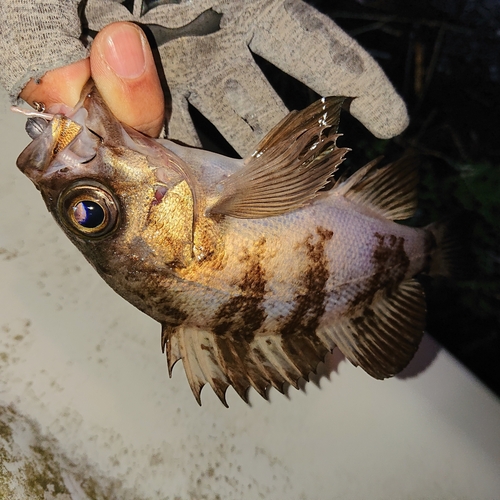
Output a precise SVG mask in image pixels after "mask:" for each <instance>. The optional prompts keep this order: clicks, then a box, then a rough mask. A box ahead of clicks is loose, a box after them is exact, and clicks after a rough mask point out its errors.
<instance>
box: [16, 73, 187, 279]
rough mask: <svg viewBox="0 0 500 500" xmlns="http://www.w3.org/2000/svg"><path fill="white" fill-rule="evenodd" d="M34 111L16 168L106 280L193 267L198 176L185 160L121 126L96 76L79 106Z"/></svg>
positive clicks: (87, 86)
mask: <svg viewBox="0 0 500 500" xmlns="http://www.w3.org/2000/svg"><path fill="white" fill-rule="evenodd" d="M59 109H63V108H61V107H59ZM49 111H50V110H49ZM33 115H36V116H32V117H30V118H29V119H28V123H27V126H26V129H27V132H28V133H29V134H30V136H31V137H32V139H33V141H32V142H31V143H30V144H29V145H28V146H27V147H26V149H25V150H24V151H23V152H22V153H21V155H20V156H19V158H18V160H17V166H18V168H19V169H20V170H21V171H22V172H23V173H24V174H25V175H26V176H27V177H28V178H29V179H31V181H32V182H33V183H34V184H35V186H36V187H37V188H38V190H39V191H40V192H41V195H42V197H43V199H44V201H45V204H46V205H47V208H48V210H49V211H50V212H51V213H52V215H53V216H54V218H55V220H56V221H57V223H58V224H59V225H60V226H61V228H62V229H63V230H64V232H65V233H66V234H67V236H68V237H69V238H70V239H71V241H72V242H73V243H74V244H75V245H76V246H77V247H78V249H79V250H80V251H81V252H82V253H83V254H84V255H85V257H86V258H87V259H88V260H89V261H90V262H91V264H93V265H94V267H95V268H96V269H97V270H98V271H99V272H100V274H101V275H102V276H103V277H105V276H106V275H107V276H112V275H114V274H116V273H117V271H123V269H125V268H126V269H127V270H129V271H130V272H131V273H132V272H135V273H137V272H140V271H147V270H148V269H151V268H154V269H155V270H158V269H160V270H161V269H162V268H170V269H171V268H172V267H176V266H181V267H182V266H186V265H188V264H189V262H190V260H191V259H192V258H193V226H194V222H193V221H194V210H195V196H194V186H193V183H194V181H193V179H192V175H191V173H190V170H189V167H188V166H187V165H186V164H185V163H184V162H183V161H182V160H181V159H180V158H178V157H177V156H176V155H174V154H173V153H171V152H170V151H168V150H167V149H165V148H163V147H161V146H159V145H158V144H157V143H156V142H155V141H154V140H153V139H150V138H148V137H145V136H142V135H141V134H139V133H138V132H136V131H135V130H133V129H130V128H128V127H127V126H125V125H122V124H121V123H120V122H119V121H118V120H117V119H116V118H115V117H114V115H113V114H112V113H111V111H110V110H109V109H108V107H107V106H106V104H105V103H104V101H103V99H102V97H101V96H100V94H99V92H98V90H97V89H96V87H95V86H94V84H93V83H92V82H91V81H90V82H89V83H88V84H87V85H86V87H85V88H84V90H83V92H82V95H81V98H80V101H79V103H78V104H77V105H76V106H75V108H72V109H70V108H65V109H63V112H59V113H55V114H49V113H33Z"/></svg>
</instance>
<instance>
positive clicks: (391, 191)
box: [332, 156, 418, 220]
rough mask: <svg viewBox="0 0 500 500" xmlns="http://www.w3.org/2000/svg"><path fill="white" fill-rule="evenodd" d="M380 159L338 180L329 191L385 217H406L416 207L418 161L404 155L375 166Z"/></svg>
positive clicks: (395, 218) (398, 218)
mask: <svg viewBox="0 0 500 500" xmlns="http://www.w3.org/2000/svg"><path fill="white" fill-rule="evenodd" d="M381 159H382V158H381V157H380V158H377V159H376V160H373V161H371V162H370V163H367V164H366V165H365V166H364V167H362V168H360V169H359V170H358V171H357V172H355V173H354V174H353V175H351V177H349V178H348V179H340V180H339V181H338V182H337V184H336V186H335V187H334V189H333V190H332V194H335V195H340V196H343V197H344V198H347V199H349V200H351V201H353V202H355V203H357V204H358V205H360V206H365V207H367V208H370V209H371V210H373V211H375V212H376V213H378V214H379V215H381V216H382V217H385V218H386V219H390V220H403V219H408V218H409V217H411V216H412V215H413V214H414V213H415V210H416V208H417V184H418V169H417V167H418V160H417V158H416V157H414V156H405V157H403V158H401V159H400V160H398V161H395V162H393V163H389V164H388V165H386V166H384V167H381V168H379V167H378V164H379V162H380V160H381Z"/></svg>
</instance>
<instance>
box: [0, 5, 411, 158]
mask: <svg viewBox="0 0 500 500" xmlns="http://www.w3.org/2000/svg"><path fill="white" fill-rule="evenodd" d="M81 3H82V2H81V1H80V0H44V1H43V2H42V1H26V0H3V1H2V2H1V6H0V30H1V31H0V57H1V58H3V61H2V63H3V64H2V67H3V68H4V69H3V70H2V72H1V74H0V80H1V83H2V84H3V85H4V86H5V88H6V89H7V90H8V92H9V94H10V96H11V98H12V99H13V100H16V99H17V96H18V95H19V93H20V91H21V90H22V88H23V87H24V85H25V84H26V83H27V82H28V81H29V79H30V78H40V77H41V76H43V74H44V73H45V72H46V71H48V70H50V69H54V68H56V67H59V66H63V65H67V64H70V63H72V62H75V61H77V60H80V59H82V58H84V57H86V56H87V55H88V48H86V47H85V46H84V45H83V43H82V42H81V41H80V37H81V34H82V28H81V26H82V19H84V20H86V22H87V23H88V26H89V28H90V29H91V30H94V31H99V30H100V29H101V28H102V27H104V26H105V25H106V24H109V23H110V22H113V21H117V20H124V21H125V20H126V21H136V22H140V23H141V24H147V25H149V26H150V28H151V30H152V31H153V33H154V34H155V38H156V39H157V42H158V48H159V53H160V56H161V60H162V64H163V67H164V71H165V76H166V79H167V82H168V85H169V88H170V91H171V94H172V116H171V120H170V123H169V137H170V138H173V139H179V140H182V141H184V142H187V143H189V144H192V145H200V142H199V139H198V136H197V134H196V131H195V129H194V126H193V123H192V121H191V118H190V115H189V112H188V102H189V103H191V104H192V105H193V106H195V107H196V108H197V109H198V110H199V111H200V112H201V113H202V114H203V115H205V117H207V118H208V119H209V120H210V121H211V122H212V123H213V124H214V125H215V126H216V127H217V128H218V129H219V131H220V132H221V133H222V135H223V136H224V137H225V138H226V139H227V140H228V141H229V143H230V144H231V145H232V146H233V147H234V148H235V149H236V150H237V151H238V152H239V153H240V154H241V155H245V154H247V153H248V152H249V151H250V150H251V148H253V147H254V146H255V144H257V142H258V141H259V140H260V139H261V138H262V136H263V135H265V134H266V132H268V131H269V130H270V128H271V127H272V126H273V125H275V124H276V123H277V122H278V121H279V120H280V119H281V118H282V117H283V116H284V115H285V114H286V113H287V109H286V107H285V106H284V104H283V102H282V101H281V99H280V98H279V96H278V95H277V94H276V92H275V91H274V90H273V88H272V87H271V85H270V84H269V82H268V81H267V80H266V79H265V77H264V75H263V74H262V72H261V71H260V69H259V68H258V66H257V65H256V64H255V62H254V60H253V58H252V55H251V53H250V50H251V51H252V52H254V53H256V54H258V55H260V56H262V57H263V58H265V59H266V60H268V61H270V62H271V63H272V64H274V65H275V66H277V67H279V68H280V69H281V70H283V71H284V72H286V73H288V74H290V75H292V76H293V77H295V78H296V79H298V80H300V81H302V82H303V83H305V84H306V85H307V86H309V87H310V88H311V89H313V90H314V91H316V92H317V93H319V94H321V95H324V96H325V95H343V96H350V97H356V99H354V101H353V102H352V105H351V114H352V115H354V116H355V117H356V118H358V119H359V120H360V121H361V122H362V123H363V124H364V125H365V126H366V127H367V128H368V129H369V130H370V131H371V132H372V133H373V134H374V135H375V136H377V137H381V138H389V137H392V136H394V135H397V134H399V133H400V132H402V131H403V130H404V128H405V127H406V126H407V124H408V117H407V113H406V108H405V105H404V103H403V101H402V100H401V98H400V97H399V96H398V95H397V94H396V92H395V91H394V89H393V87H392V86H391V84H390V82H389V81H388V79H387V78H386V76H385V75H384V74H383V72H382V70H381V69H380V67H379V66H378V65H377V63H376V62H375V61H374V60H373V59H372V58H371V57H370V56H369V55H368V54H367V53H366V52H365V51H364V50H363V49H362V48H361V47H360V46H359V45H358V44H357V43H356V42H355V41H354V40H353V39H351V38H350V37H349V36H348V35H347V34H346V33H344V32H343V31H342V30H341V29H340V28H339V27H338V26H337V25H336V24H335V23H334V22H333V21H332V20H331V19H330V18H328V17H327V16H325V15H323V14H321V13H319V12H318V11H316V10H315V9H314V8H312V7H310V6H309V5H307V4H306V3H304V2H302V1H301V0H253V1H251V2H250V1H248V0H246V1H245V0H192V1H187V0H181V1H180V2H175V3H174V2H171V1H169V0H164V1H147V0H142V1H140V0H135V2H134V5H133V8H132V7H130V10H129V8H127V6H130V5H131V2H129V1H128V2H123V3H120V2H117V1H112V0H88V2H86V3H84V5H85V11H84V12H79V10H78V7H79V5H80V4H81ZM126 5H127V6H126ZM131 11H133V12H131ZM249 49H250V50H249Z"/></svg>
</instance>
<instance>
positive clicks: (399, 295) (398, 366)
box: [318, 279, 426, 379]
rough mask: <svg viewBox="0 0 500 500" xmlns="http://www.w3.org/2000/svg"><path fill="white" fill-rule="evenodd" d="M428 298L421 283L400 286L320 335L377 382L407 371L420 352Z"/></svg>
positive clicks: (383, 293)
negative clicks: (418, 351) (404, 370)
mask: <svg viewBox="0 0 500 500" xmlns="http://www.w3.org/2000/svg"><path fill="white" fill-rule="evenodd" d="M425 314H426V307H425V296H424V292H423V290H422V287H421V285H420V284H419V283H418V281H416V280H414V279H411V280H408V281H405V282H403V283H401V285H400V286H399V288H398V289H397V290H395V291H394V292H392V293H391V294H388V295H387V294H386V292H382V291H381V292H380V295H379V297H378V298H377V297H376V298H375V299H374V301H373V303H372V305H371V306H370V307H369V308H364V309H363V310H360V311H359V312H358V314H357V315H355V316H350V317H347V318H343V319H342V320H341V321H339V322H336V323H334V324H331V325H328V326H327V327H325V328H323V330H322V331H320V332H318V336H319V337H320V338H322V340H323V341H324V342H325V343H327V342H328V341H330V342H332V341H333V342H334V343H335V344H336V345H337V347H338V348H339V349H340V350H341V351H342V353H343V354H344V356H345V357H346V358H347V359H348V360H349V361H350V362H351V363H352V364H353V365H355V366H360V367H361V368H363V370H364V371H365V372H367V373H368V374H369V375H371V376H372V377H374V378H377V379H384V378H387V377H392V376H393V375H396V374H397V373H399V372H400V371H401V370H402V369H403V368H405V367H406V366H407V365H408V363H409V362H410V361H411V359H412V358H413V355H414V354H415V352H416V351H417V349H418V346H419V344H420V341H421V339H422V335H423V333H424V327H425Z"/></svg>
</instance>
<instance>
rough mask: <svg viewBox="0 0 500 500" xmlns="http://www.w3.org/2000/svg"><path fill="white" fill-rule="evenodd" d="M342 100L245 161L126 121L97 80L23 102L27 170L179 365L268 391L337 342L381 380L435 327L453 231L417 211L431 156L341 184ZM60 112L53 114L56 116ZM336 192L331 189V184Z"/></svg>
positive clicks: (316, 107) (208, 378)
mask: <svg viewBox="0 0 500 500" xmlns="http://www.w3.org/2000/svg"><path fill="white" fill-rule="evenodd" d="M343 103H344V98H343V97H325V98H321V99H319V100H318V101H317V102H315V103H313V104H311V105H310V106H309V107H307V108H305V109H303V110H301V111H293V112H291V113H289V114H288V115H287V116H286V117H285V118H284V119H283V120H282V121H281V122H280V123H278V124H277V125H276V126H275V127H274V128H273V129H272V130H271V131H270V132H269V133H268V134H267V135H266V136H265V137H264V138H263V139H262V140H261V141H260V143H259V144H258V145H257V147H256V148H255V151H254V152H253V153H252V154H251V155H249V156H248V157H246V158H243V159H241V158H238V159H236V158H229V157H225V156H223V155H219V154H216V153H213V152H209V151H205V150H203V149H198V148H193V147H189V146H186V145H183V144H179V143H177V142H175V141H171V140H168V139H152V138H150V137H147V136H144V135H142V134H140V133H139V132H137V131H135V130H134V129H132V128H130V127H128V126H126V125H124V124H122V123H120V122H119V121H118V120H117V119H116V118H115V117H114V116H113V114H112V113H111V111H110V110H109V109H108V107H107V106H106V104H105V102H104V100H103V99H102V97H101V95H100V94H99V92H98V90H97V88H96V87H95V85H94V84H93V82H92V80H89V82H88V83H87V85H86V86H85V88H84V90H83V92H82V95H81V98H80V101H79V103H78V104H77V105H76V106H75V107H74V108H69V107H64V106H58V110H57V111H56V112H54V113H50V112H45V111H38V112H35V111H33V112H27V111H25V114H27V115H28V120H27V125H26V130H27V132H28V134H29V135H30V137H31V138H32V139H33V140H32V142H31V143H30V144H29V145H28V146H27V147H26V149H25V150H24V151H23V152H22V153H21V154H20V156H19V158H18V160H17V166H18V168H19V169H20V170H21V171H22V172H23V173H24V174H25V175H26V176H27V177H28V178H29V179H31V181H32V182H33V183H34V184H35V186H36V188H37V189H38V190H39V191H40V193H41V195H42V197H43V199H44V201H45V204H46V206H47V208H48V210H49V212H50V213H51V214H52V215H53V217H54V219H55V221H56V222H57V223H58V224H59V226H60V227H61V228H62V230H63V231H64V232H65V233H66V235H67V236H68V237H69V239H70V240H71V241H72V242H73V243H74V245H75V246H76V247H77V248H78V249H79V250H80V252H81V253H82V254H83V255H84V256H85V258H86V259H87V260H88V261H89V262H90V264H91V265H92V266H93V267H94V268H95V270H96V271H97V272H98V273H99V275H100V276H101V277H102V278H103V279H104V281H106V283H107V284H108V285H109V286H111V288H113V289H114V290H115V291H116V292H117V293H118V294H120V295H121V296H122V297H124V298H125V299H126V300H127V301H129V302H130V303H131V304H133V305H134V306H135V307H137V308H138V309H139V310H141V311H142V312H144V313H146V314H147V315H149V316H151V317H152V318H154V319H155V320H156V321H158V322H159V323H160V324H161V348H162V351H163V352H164V353H165V354H166V361H167V367H168V372H169V375H170V376H172V369H173V367H174V365H175V364H176V362H177V361H179V360H182V363H183V365H184V369H185V373H186V376H187V379H188V381H189V385H190V387H191V389H192V392H193V394H194V396H195V398H196V400H197V402H198V403H199V404H200V405H201V390H202V388H203V387H204V386H205V385H206V384H208V385H210V386H211V387H212V389H213V391H214V392H215V394H216V395H217V396H218V397H219V399H220V400H221V402H222V403H223V404H224V405H225V406H227V401H226V392H227V389H228V387H230V386H231V387H233V388H234V390H235V391H236V392H237V394H238V395H239V396H240V397H241V398H242V399H243V400H244V401H246V402H247V403H248V401H249V399H248V398H249V389H250V388H254V389H255V391H256V392H257V393H258V394H260V395H261V396H262V397H264V398H266V399H267V397H268V392H269V388H270V387H274V388H276V389H277V390H278V391H280V392H283V391H284V388H285V387H287V385H288V384H290V385H291V386H293V387H295V388H298V384H299V381H300V379H305V380H308V379H309V377H310V375H311V373H315V372H316V370H317V368H318V366H319V364H320V363H321V362H322V361H324V359H325V356H326V355H327V354H328V353H330V352H332V350H333V349H335V348H338V349H340V351H341V352H342V353H343V355H344V356H345V358H347V359H348V360H349V361H350V362H351V363H352V364H353V365H355V366H359V367H361V368H362V369H363V370H364V371H365V372H367V373H368V374H369V375H370V376H372V377H374V378H376V379H385V378H388V377H392V376H394V375H395V374H397V373H399V372H400V371H401V370H403V369H404V368H405V367H406V366H407V365H408V363H409V362H410V360H411V359H412V357H413V355H414V354H415V352H416V350H417V348H418V346H419V343H420V341H421V339H422V335H423V332H424V329H425V316H426V301H425V296H424V291H423V288H422V286H421V284H420V283H419V281H418V279H417V278H418V276H419V275H420V274H422V273H427V274H430V275H431V276H432V275H436V274H446V267H447V254H446V250H444V249H443V248H444V247H445V245H444V244H443V239H444V237H443V234H442V231H441V230H440V227H439V225H436V224H431V225H429V226H426V227H422V228H416V227H410V226H408V225H404V224H401V223H399V222H397V221H401V220H405V219H408V218H409V217H411V216H412V215H413V214H414V212H415V210H416V207H417V184H418V164H417V163H418V162H416V161H415V159H414V158H410V157H403V158H401V159H400V160H397V161H395V162H391V163H389V164H387V165H384V166H381V165H380V161H379V159H377V160H374V161H372V162H370V163H368V164H367V165H365V166H364V167H362V168H360V169H359V170H358V171H356V172H355V173H354V174H352V175H350V176H348V177H347V176H345V175H344V176H340V177H339V178H335V177H336V176H335V174H336V172H337V170H338V167H339V165H340V164H341V163H342V162H343V161H344V158H345V155H346V154H347V152H348V151H349V149H348V148H345V147H338V146H337V139H338V138H339V135H340V134H339V133H338V127H339V121H340V115H341V109H342V105H343ZM49 111H50V110H49ZM329 186H330V189H327V188H328V187H329Z"/></svg>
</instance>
